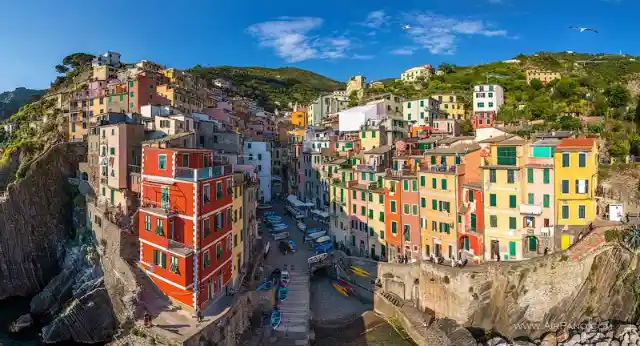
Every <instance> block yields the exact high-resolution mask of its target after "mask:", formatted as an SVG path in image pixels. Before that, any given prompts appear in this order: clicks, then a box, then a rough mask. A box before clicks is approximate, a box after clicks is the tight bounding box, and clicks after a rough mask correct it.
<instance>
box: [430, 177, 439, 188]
mask: <svg viewBox="0 0 640 346" xmlns="http://www.w3.org/2000/svg"><path fill="white" fill-rule="evenodd" d="M431 188H432V189H437V188H438V179H436V178H431Z"/></svg>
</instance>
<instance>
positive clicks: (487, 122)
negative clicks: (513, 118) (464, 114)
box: [471, 112, 496, 129]
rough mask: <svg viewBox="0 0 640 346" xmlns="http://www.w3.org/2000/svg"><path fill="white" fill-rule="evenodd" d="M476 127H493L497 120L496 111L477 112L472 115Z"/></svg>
mask: <svg viewBox="0 0 640 346" xmlns="http://www.w3.org/2000/svg"><path fill="white" fill-rule="evenodd" d="M471 122H472V124H473V128H474V129H484V128H487V127H492V126H493V124H494V123H495V122H496V112H475V113H474V114H473V116H472V117H471Z"/></svg>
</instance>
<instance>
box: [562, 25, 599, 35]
mask: <svg viewBox="0 0 640 346" xmlns="http://www.w3.org/2000/svg"><path fill="white" fill-rule="evenodd" d="M569 29H574V30H580V32H585V31H593V32H595V33H596V34H597V33H598V30H596V29H593V28H582V27H579V26H570V27H569Z"/></svg>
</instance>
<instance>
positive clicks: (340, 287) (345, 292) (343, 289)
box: [331, 282, 349, 297]
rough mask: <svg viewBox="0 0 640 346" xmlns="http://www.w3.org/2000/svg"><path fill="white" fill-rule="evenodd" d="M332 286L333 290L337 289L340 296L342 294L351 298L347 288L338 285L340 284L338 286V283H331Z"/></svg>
mask: <svg viewBox="0 0 640 346" xmlns="http://www.w3.org/2000/svg"><path fill="white" fill-rule="evenodd" d="M331 286H333V288H335V289H336V291H338V292H339V293H340V294H342V295H343V296H345V297H348V296H349V293H347V288H346V287H344V286H341V285H338V284H337V283H335V282H332V283H331Z"/></svg>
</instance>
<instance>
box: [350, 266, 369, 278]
mask: <svg viewBox="0 0 640 346" xmlns="http://www.w3.org/2000/svg"><path fill="white" fill-rule="evenodd" d="M351 271H352V272H353V273H354V274H356V275H358V276H370V275H371V274H370V273H369V272H368V271H366V270H364V269H362V268H360V267H356V266H351Z"/></svg>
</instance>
